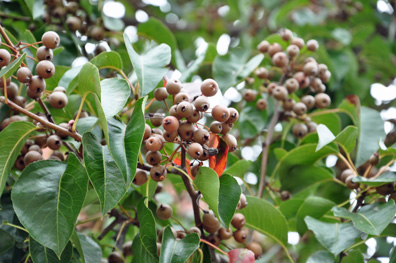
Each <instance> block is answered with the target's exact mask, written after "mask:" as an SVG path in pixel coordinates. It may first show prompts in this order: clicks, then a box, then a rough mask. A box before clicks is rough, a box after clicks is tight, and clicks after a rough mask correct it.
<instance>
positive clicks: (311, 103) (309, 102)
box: [301, 95, 315, 109]
mask: <svg viewBox="0 0 396 263" xmlns="http://www.w3.org/2000/svg"><path fill="white" fill-rule="evenodd" d="M301 102H302V103H304V104H305V106H307V109H312V108H313V107H315V98H314V97H313V96H311V95H305V96H304V97H302V98H301Z"/></svg>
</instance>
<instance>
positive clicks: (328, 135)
mask: <svg viewBox="0 0 396 263" xmlns="http://www.w3.org/2000/svg"><path fill="white" fill-rule="evenodd" d="M317 132H318V136H319V142H318V146H317V147H316V151H319V150H320V149H322V148H323V146H326V145H327V144H329V143H331V142H332V141H333V140H334V139H335V138H336V137H335V136H334V134H333V133H332V132H331V131H330V130H329V128H327V126H326V125H324V124H319V125H318V127H317Z"/></svg>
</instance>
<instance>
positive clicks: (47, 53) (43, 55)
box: [36, 46, 54, 61]
mask: <svg viewBox="0 0 396 263" xmlns="http://www.w3.org/2000/svg"><path fill="white" fill-rule="evenodd" d="M36 57H37V59H38V60H40V61H42V60H52V58H53V57H54V52H53V51H52V49H49V48H47V47H46V46H41V47H39V48H38V49H37V52H36Z"/></svg>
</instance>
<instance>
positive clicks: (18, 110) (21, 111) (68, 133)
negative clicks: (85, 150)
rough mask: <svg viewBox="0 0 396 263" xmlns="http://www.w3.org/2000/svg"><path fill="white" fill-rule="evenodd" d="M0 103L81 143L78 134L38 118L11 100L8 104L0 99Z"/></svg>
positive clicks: (3, 99) (2, 98)
mask: <svg viewBox="0 0 396 263" xmlns="http://www.w3.org/2000/svg"><path fill="white" fill-rule="evenodd" d="M0 102H2V103H4V104H6V105H7V106H9V107H10V108H11V109H13V110H15V111H17V112H19V113H22V114H25V115H26V116H28V117H30V118H32V119H34V120H36V121H37V122H40V123H41V124H42V125H44V126H45V127H48V128H51V129H54V130H56V131H59V132H62V133H64V134H66V135H67V136H70V137H72V138H73V139H75V140H76V141H78V142H81V139H82V137H81V135H80V134H78V133H77V132H70V131H69V130H68V129H65V128H62V127H60V126H58V125H56V124H54V123H51V122H49V121H46V120H43V119H41V118H40V117H39V116H37V115H36V114H34V113H31V112H30V111H28V110H26V109H24V108H22V107H20V106H18V105H17V104H15V103H14V102H12V101H10V100H8V102H7V103H6V102H5V98H4V97H0Z"/></svg>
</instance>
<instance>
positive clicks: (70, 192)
mask: <svg viewBox="0 0 396 263" xmlns="http://www.w3.org/2000/svg"><path fill="white" fill-rule="evenodd" d="M87 187H88V176H87V174H86V171H85V168H84V166H82V164H81V163H80V161H79V160H78V159H77V157H76V156H75V155H74V154H73V153H69V156H68V161H67V164H65V163H63V162H59V161H53V160H49V161H38V162H34V163H32V164H30V165H28V166H27V167H26V168H25V169H24V170H23V172H22V174H21V177H20V178H19V179H18V181H17V182H16V183H15V185H14V188H13V191H12V195H11V198H12V202H13V204H14V209H15V213H16V214H17V216H18V218H19V220H20V221H21V223H22V225H23V226H24V227H25V228H26V229H27V230H28V231H29V234H30V235H31V236H32V237H33V238H34V239H35V240H37V241H38V242H39V243H40V244H42V245H43V246H45V247H48V248H50V249H52V250H54V251H55V253H56V254H57V255H58V256H60V255H61V254H62V251H63V249H64V248H65V246H66V244H67V242H68V241H69V239H70V237H71V235H72V234H73V230H74V224H75V222H76V220H77V216H78V214H79V213H80V210H81V208H82V206H83V203H84V199H85V195H86V193H87ZM37 193H40V194H37Z"/></svg>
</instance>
